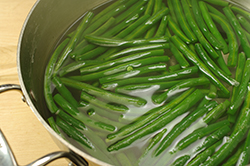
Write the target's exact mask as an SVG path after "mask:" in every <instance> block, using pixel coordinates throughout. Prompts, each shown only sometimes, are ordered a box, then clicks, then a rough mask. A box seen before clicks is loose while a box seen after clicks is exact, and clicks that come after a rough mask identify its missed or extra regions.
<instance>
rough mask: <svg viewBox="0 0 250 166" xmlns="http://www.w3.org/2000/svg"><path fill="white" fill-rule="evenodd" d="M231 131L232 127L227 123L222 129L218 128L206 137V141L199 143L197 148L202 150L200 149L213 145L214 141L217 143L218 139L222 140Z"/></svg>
mask: <svg viewBox="0 0 250 166" xmlns="http://www.w3.org/2000/svg"><path fill="white" fill-rule="evenodd" d="M230 131H231V128H230V127H229V126H227V125H225V126H223V127H221V128H220V129H218V130H217V131H215V132H214V133H212V134H210V135H209V136H207V137H206V139H205V140H204V142H202V144H201V145H199V146H198V147H197V148H196V150H197V151H200V150H203V149H206V148H208V147H210V146H212V145H213V144H214V143H216V142H217V141H219V140H221V139H222V138H223V137H224V136H225V135H227V134H228V133H229V132H230Z"/></svg>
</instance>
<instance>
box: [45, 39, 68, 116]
mask: <svg viewBox="0 0 250 166" xmlns="http://www.w3.org/2000/svg"><path fill="white" fill-rule="evenodd" d="M68 42H69V39H68V38H67V39H65V40H64V41H63V42H62V43H61V44H60V45H59V46H58V47H57V48H56V50H55V51H54V53H53V54H52V56H51V58H50V60H49V62H48V65H47V67H46V70H45V76H44V97H45V101H46V103H47V107H48V109H49V110H50V112H51V113H56V112H57V111H58V107H57V106H56V104H55V103H54V101H53V96H52V89H51V83H52V82H51V79H52V76H53V72H54V67H55V63H56V61H57V58H58V56H59V55H60V53H61V52H62V51H63V49H64V47H65V46H66V45H67V44H68Z"/></svg>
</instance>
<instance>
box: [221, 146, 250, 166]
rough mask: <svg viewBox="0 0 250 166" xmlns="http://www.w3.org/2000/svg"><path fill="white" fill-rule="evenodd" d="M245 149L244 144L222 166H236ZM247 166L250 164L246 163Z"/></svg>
mask: <svg viewBox="0 0 250 166" xmlns="http://www.w3.org/2000/svg"><path fill="white" fill-rule="evenodd" d="M243 149H244V144H243V143H242V144H241V145H240V146H239V147H238V148H237V150H236V151H235V152H234V153H233V155H232V156H231V157H230V158H229V159H227V161H226V162H225V163H223V165H222V166H234V165H236V164H237V161H238V159H239V157H240V155H241V153H242V151H243ZM247 164H248V162H247V163H245V164H244V165H247ZM237 165H239V164H237Z"/></svg>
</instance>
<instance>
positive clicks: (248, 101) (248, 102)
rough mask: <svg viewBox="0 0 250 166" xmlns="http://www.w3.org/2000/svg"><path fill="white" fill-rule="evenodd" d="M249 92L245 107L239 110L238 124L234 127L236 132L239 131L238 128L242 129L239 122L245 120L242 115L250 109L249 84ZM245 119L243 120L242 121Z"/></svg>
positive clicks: (249, 86)
mask: <svg viewBox="0 0 250 166" xmlns="http://www.w3.org/2000/svg"><path fill="white" fill-rule="evenodd" d="M247 89H248V91H247V94H246V99H245V101H244V103H243V105H242V106H241V108H240V109H239V111H238V113H239V117H238V118H237V122H236V124H235V125H234V131H237V130H238V128H240V127H241V126H240V125H238V124H240V123H239V122H240V121H243V120H244V117H243V116H242V115H241V114H242V113H244V110H246V109H248V108H250V100H249V99H250V84H248V87H247ZM242 118H243V119H242Z"/></svg>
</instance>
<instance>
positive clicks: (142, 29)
mask: <svg viewBox="0 0 250 166" xmlns="http://www.w3.org/2000/svg"><path fill="white" fill-rule="evenodd" d="M168 12H169V9H168V8H163V9H162V10H160V11H159V12H157V13H156V14H155V15H153V16H151V17H150V18H149V19H148V20H147V21H146V22H145V23H144V24H142V25H140V26H138V27H137V28H136V29H135V28H134V27H133V28H131V29H130V30H131V31H129V32H125V33H123V32H120V33H119V34H118V35H116V38H118V37H119V38H122V37H123V38H124V39H125V40H132V39H134V38H137V37H140V36H141V35H143V33H144V32H146V31H147V30H148V29H149V28H151V27H152V26H153V25H154V24H155V23H157V22H158V21H159V20H160V19H161V18H162V17H163V16H164V15H166V14H168ZM144 16H146V15H144ZM147 16H148V15H147ZM131 27H132V26H131ZM119 50H120V49H119V48H113V49H109V50H108V51H107V52H105V53H104V54H103V55H102V56H101V57H99V59H103V57H108V56H109V55H112V54H114V53H115V52H117V51H119Z"/></svg>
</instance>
